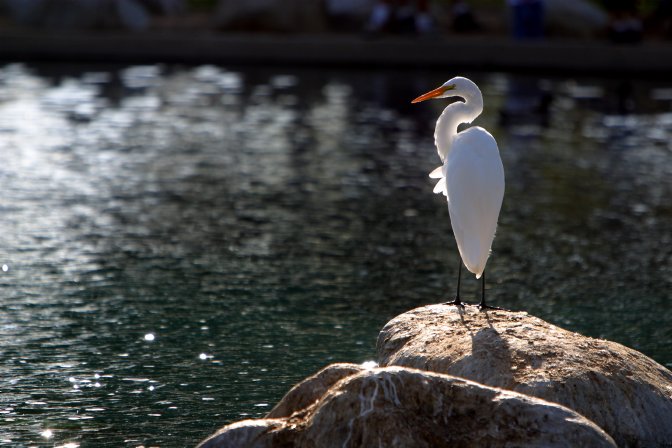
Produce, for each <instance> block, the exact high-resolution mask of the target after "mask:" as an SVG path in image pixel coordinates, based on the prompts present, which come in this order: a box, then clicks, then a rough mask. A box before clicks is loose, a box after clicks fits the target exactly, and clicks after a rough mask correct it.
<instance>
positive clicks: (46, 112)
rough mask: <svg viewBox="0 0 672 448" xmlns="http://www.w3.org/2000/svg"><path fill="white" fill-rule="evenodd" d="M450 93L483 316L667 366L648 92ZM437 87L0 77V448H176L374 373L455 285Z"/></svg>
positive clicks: (549, 85) (584, 88) (591, 88)
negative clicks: (394, 330) (295, 395)
mask: <svg viewBox="0 0 672 448" xmlns="http://www.w3.org/2000/svg"><path fill="white" fill-rule="evenodd" d="M463 74H465V75H467V76H470V77H472V78H473V79H474V80H475V81H476V82H477V83H478V84H479V85H480V86H481V88H482V90H483V92H484V96H485V107H486V109H485V113H484V115H483V116H482V117H481V118H479V120H478V124H479V125H481V126H484V127H486V128H487V129H489V130H490V131H491V132H492V133H493V134H494V135H495V137H496V138H497V140H498V142H499V145H500V150H501V153H502V158H503V161H504V166H505V170H506V176H507V187H506V196H505V199H504V205H503V209H502V214H501V218H500V226H499V229H498V234H497V238H496V240H495V244H494V247H493V250H494V253H493V256H492V258H491V259H490V262H489V264H488V278H489V280H490V281H491V282H492V283H491V284H490V285H489V289H488V294H489V297H490V300H491V301H492V303H493V304H496V305H499V306H503V307H507V308H511V309H516V310H527V311H529V312H530V313H532V314H535V315H537V316H539V317H541V318H544V319H546V320H549V321H551V322H554V323H557V324H559V325H562V326H563V327H565V328H569V329H572V330H575V331H579V332H582V333H584V334H588V335H591V336H595V337H604V338H609V339H612V340H616V341H618V342H621V343H623V344H626V345H628V346H631V347H634V348H636V349H638V350H641V351H643V352H644V353H646V354H647V355H649V356H651V357H653V358H654V359H656V360H657V361H658V362H660V363H661V364H664V365H667V366H668V367H670V366H672V345H671V343H670V342H671V341H672V317H671V315H670V313H668V308H669V306H670V303H671V300H670V291H672V287H671V286H672V285H671V283H672V261H671V260H672V244H671V243H672V205H671V204H672V202H671V199H670V198H671V197H672V143H671V142H672V90H671V89H672V85H671V84H670V83H663V82H653V81H646V80H629V81H624V80H617V79H611V80H597V79H561V78H557V79H539V78H535V77H526V78H525V77H520V76H513V75H507V74H479V73H463ZM453 75H454V74H452V73H446V74H442V73H433V72H425V73H420V72H417V73H416V72H382V71H381V72H364V71H354V72H333V71H327V70H317V69H315V70H300V71H299V70H295V69H287V70H280V69H277V70H267V69H259V68H256V69H252V68H233V69H232V68H226V67H205V66H204V67H174V66H136V67H102V66H88V67H73V66H71V67H57V66H46V67H28V66H22V65H6V66H4V67H0V157H1V159H2V162H1V163H0V186H1V187H2V194H1V195H0V212H1V215H0V216H1V220H2V221H1V224H2V232H1V233H0V265H5V266H4V267H3V270H1V271H0V446H8V447H9V446H11V447H16V446H40V447H56V446H69V447H75V446H82V447H89V446H96V447H119V446H129V447H137V446H140V445H144V446H161V447H180V446H190V445H193V444H195V443H196V442H198V441H199V440H200V439H202V438H204V437H206V436H207V435H208V434H209V433H211V432H212V431H214V430H215V429H217V428H218V427H220V426H222V425H224V424H226V423H229V422H231V421H234V420H238V419H242V418H246V417H257V416H261V415H263V414H264V413H265V412H267V411H268V410H269V409H270V408H271V407H272V406H273V404H274V403H275V402H276V401H277V400H278V399H279V398H280V397H281V396H282V395H283V394H284V393H285V392H286V391H287V390H288V389H289V388H290V387H291V386H292V385H293V384H294V383H295V382H297V381H298V380H300V379H302V378H303V377H305V376H307V375H309V374H311V373H312V372H314V371H316V370H317V369H319V368H321V367H322V366H325V365H326V364H329V363H331V362H336V361H350V362H363V361H366V360H370V359H374V358H375V340H376V336H377V333H378V330H379V329H380V328H381V327H382V326H383V325H384V324H385V322H386V321H387V320H388V319H390V318H391V317H393V316H395V315H396V314H399V313H401V312H403V311H405V310H408V309H410V308H413V307H416V306H419V305H422V304H426V303H433V302H437V301H440V300H443V299H445V298H447V297H448V296H449V295H450V294H451V293H452V290H453V288H454V285H455V279H454V276H455V275H456V272H457V253H456V247H455V243H454V240H453V237H452V234H451V233H450V226H449V219H448V212H447V208H446V206H445V202H444V200H443V199H442V197H440V196H438V195H432V193H431V191H432V188H433V183H432V182H431V181H430V179H428V178H427V173H429V172H430V171H431V170H432V169H433V168H434V167H436V166H437V165H438V156H437V155H436V152H435V150H434V147H433V140H432V134H433V123H434V120H435V119H436V117H437V116H438V114H439V112H440V108H441V103H440V102H435V103H423V104H422V105H414V106H411V105H410V104H408V103H409V101H410V99H412V98H414V97H416V96H417V95H418V94H419V93H422V92H424V91H427V90H429V89H430V88H433V87H435V86H436V85H438V84H440V83H442V82H443V81H445V79H447V78H449V77H451V76H453ZM540 98H541V102H542V103H544V104H546V105H547V106H548V107H547V108H546V109H545V110H546V112H545V113H541V112H539V111H538V110H537V109H536V106H535V104H536V102H538V101H539V100H540ZM502 111H507V112H509V114H508V115H507V117H506V118H507V119H506V120H505V119H503V118H502ZM463 285H464V292H465V294H466V298H467V301H474V300H475V296H476V292H477V290H478V284H477V283H476V281H475V280H473V278H469V279H467V277H466V276H465V278H464V281H463ZM68 444H70V445H68Z"/></svg>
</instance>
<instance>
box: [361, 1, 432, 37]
mask: <svg viewBox="0 0 672 448" xmlns="http://www.w3.org/2000/svg"><path fill="white" fill-rule="evenodd" d="M366 31H367V32H370V33H381V32H389V33H398V34H429V33H432V32H433V31H434V19H433V18H432V16H431V14H430V13H429V1H428V0H414V1H413V0H378V1H377V2H376V3H375V4H374V5H373V9H372V10H371V14H370V16H369V21H368V23H367V25H366Z"/></svg>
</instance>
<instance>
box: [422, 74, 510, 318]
mask: <svg viewBox="0 0 672 448" xmlns="http://www.w3.org/2000/svg"><path fill="white" fill-rule="evenodd" d="M453 96H457V97H461V98H462V99H463V100H464V101H463V102H461V101H457V102H455V103H452V104H449V105H448V106H447V107H446V108H445V109H444V111H443V113H442V114H441V116H440V117H439V119H438V120H437V122H436V129H435V131H434V143H435V144H436V149H437V151H438V153H439V157H440V158H441V162H443V166H440V167H438V168H436V169H435V170H434V171H432V172H431V173H430V174H429V177H431V178H435V179H438V182H437V184H436V187H434V192H435V193H443V194H444V195H445V196H446V199H447V200H448V211H449V213H450V222H451V225H452V227H453V233H454V234H455V240H457V248H458V249H459V251H460V257H461V259H462V262H464V265H465V266H466V267H467V269H468V270H469V271H471V272H472V273H474V274H476V278H477V279H478V278H482V285H481V303H480V304H479V307H480V308H481V309H485V308H493V307H490V306H488V305H486V303H485V275H484V271H485V264H486V263H487V261H488V257H489V256H490V248H491V246H492V241H493V239H494V238H495V230H496V228H497V219H498V217H499V211H500V209H501V207H502V200H503V198H504V167H503V166H502V159H501V158H500V157H499V149H498V148H497V142H496V141H495V138H494V137H493V136H492V135H490V133H489V132H488V131H486V130H485V129H483V128H481V127H479V126H473V127H470V128H468V129H465V130H463V131H461V132H457V127H458V126H459V125H460V124H461V123H471V122H472V121H473V120H474V119H475V118H476V117H478V116H479V115H480V114H481V112H483V95H482V94H481V91H480V89H479V88H478V86H476V84H474V82H473V81H471V80H469V79H467V78H463V77H460V76H458V77H455V78H453V79H451V80H449V81H447V82H445V83H444V84H443V85H442V86H441V87H439V88H437V89H434V90H432V91H431V92H427V93H425V94H424V95H421V96H419V97H418V98H416V99H414V100H413V101H412V102H413V103H418V102H420V101H425V100H429V99H433V98H448V97H453ZM461 273H462V264H461V263H460V267H459V270H458V278H457V294H456V296H455V300H453V301H452V302H449V303H451V304H454V305H462V301H461V299H460V276H461Z"/></svg>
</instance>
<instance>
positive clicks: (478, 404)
mask: <svg viewBox="0 0 672 448" xmlns="http://www.w3.org/2000/svg"><path fill="white" fill-rule="evenodd" d="M340 372H341V373H345V372H346V370H344V369H340ZM314 379H315V377H312V378H311V379H309V380H312V381H313V382H314V381H315V380H314ZM335 446H338V447H374V446H384V447H400V448H401V447H407V448H413V447H427V448H430V447H432V448H442V447H446V448H448V447H451V448H459V447H482V446H488V447H494V448H496V447H513V446H515V447H539V446H544V447H567V446H577V447H578V446H586V447H587V446H590V447H614V446H615V445H614V443H613V441H612V440H611V438H610V437H609V436H608V435H607V434H606V433H605V432H604V431H602V430H601V429H600V428H599V427H597V425H595V424H594V423H592V422H590V421H589V420H587V419H585V418H584V417H582V416H580V415H578V414H577V413H575V412H574V411H572V410H570V409H567V408H565V407H562V406H560V405H557V404H554V403H549V402H547V401H544V400H540V399H537V398H533V397H528V396H525V395H522V394H518V393H515V392H511V391H504V390H501V389H495V388H491V387H487V386H483V385H481V384H478V383H474V382H471V381H467V380H463V379H459V378H455V377H450V376H447V375H441V374H437V373H433V372H424V371H420V370H415V369H407V368H401V367H390V368H376V369H371V370H362V371H359V372H358V373H354V374H352V375H349V376H345V377H344V378H342V379H341V380H340V381H337V382H336V383H335V384H333V386H332V387H331V388H330V389H329V390H328V391H327V392H326V393H325V394H324V395H322V397H321V398H320V399H319V400H318V401H316V402H314V403H313V404H311V405H309V406H308V407H307V408H305V409H303V410H299V411H297V412H295V413H293V414H292V415H291V416H289V417H285V418H281V419H262V420H246V421H243V422H238V423H234V424H233V425H229V426H227V427H224V428H223V429H222V430H220V431H219V432H218V433H217V434H215V435H213V436H211V437H210V438H209V439H207V440H206V441H204V442H203V443H202V444H201V445H199V447H200V448H224V447H226V448H228V447H237V448H268V447H274V448H275V447H296V448H314V447H335Z"/></svg>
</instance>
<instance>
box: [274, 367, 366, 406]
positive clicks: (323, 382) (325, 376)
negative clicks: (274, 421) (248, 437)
mask: <svg viewBox="0 0 672 448" xmlns="http://www.w3.org/2000/svg"><path fill="white" fill-rule="evenodd" d="M363 370H366V369H365V368H364V367H362V366H361V365H359V364H348V363H338V364H331V365H329V366H327V367H325V368H324V369H322V370H320V371H319V372H317V373H316V374H315V375H313V376H310V377H308V378H306V379H305V380H303V381H301V382H300V383H299V384H297V385H296V386H294V387H293V388H292V389H291V390H290V391H289V392H287V394H286V395H285V396H284V397H282V400H280V402H279V403H278V404H277V405H275V407H274V408H273V409H272V410H271V412H269V413H268V415H267V416H266V418H280V417H289V416H290V415H292V414H293V413H294V412H297V411H300V410H302V409H305V408H307V407H308V406H310V405H311V404H313V403H315V402H316V401H317V400H319V399H320V398H322V396H323V395H324V394H325V393H326V392H327V390H329V388H330V387H331V386H333V385H334V384H336V382H338V381H339V380H341V379H343V378H345V377H347V376H350V375H354V374H355V373H359V372H361V371H363Z"/></svg>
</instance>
